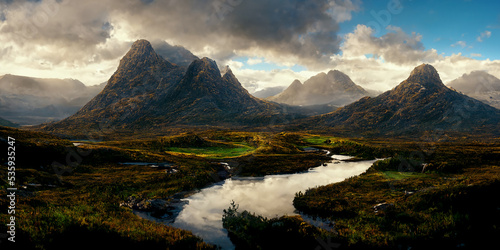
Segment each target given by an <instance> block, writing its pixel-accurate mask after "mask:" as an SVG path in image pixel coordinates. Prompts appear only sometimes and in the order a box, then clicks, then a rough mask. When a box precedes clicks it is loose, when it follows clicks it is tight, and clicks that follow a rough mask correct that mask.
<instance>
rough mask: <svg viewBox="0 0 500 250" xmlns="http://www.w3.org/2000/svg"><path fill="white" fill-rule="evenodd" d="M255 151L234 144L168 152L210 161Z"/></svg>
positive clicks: (178, 149)
mask: <svg viewBox="0 0 500 250" xmlns="http://www.w3.org/2000/svg"><path fill="white" fill-rule="evenodd" d="M253 151H255V148H254V147H251V146H248V145H244V144H243V143H237V144H236V143H234V144H233V145H224V146H219V147H199V148H192V147H170V148H167V150H166V152H169V153H171V152H173V153H182V154H186V155H195V156H199V157H204V158H208V159H214V160H221V159H226V158H234V157H239V156H242V155H246V154H249V153H252V152H253Z"/></svg>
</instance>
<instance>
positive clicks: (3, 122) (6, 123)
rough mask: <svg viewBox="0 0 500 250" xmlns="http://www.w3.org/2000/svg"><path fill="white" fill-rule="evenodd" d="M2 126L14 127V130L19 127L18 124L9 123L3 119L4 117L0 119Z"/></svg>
mask: <svg viewBox="0 0 500 250" xmlns="http://www.w3.org/2000/svg"><path fill="white" fill-rule="evenodd" d="M0 126H5V127H13V128H16V127H19V125H18V124H15V123H13V122H11V121H7V120H5V119H3V118H2V117H0Z"/></svg>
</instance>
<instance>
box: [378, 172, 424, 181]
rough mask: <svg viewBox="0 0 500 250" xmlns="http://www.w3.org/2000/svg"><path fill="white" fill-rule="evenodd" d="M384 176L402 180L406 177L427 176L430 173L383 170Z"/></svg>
mask: <svg viewBox="0 0 500 250" xmlns="http://www.w3.org/2000/svg"><path fill="white" fill-rule="evenodd" d="M383 174H384V176H385V177H386V178H389V179H394V180H402V179H406V178H423V177H427V176H428V175H426V174H422V173H415V172H397V171H385V172H383Z"/></svg>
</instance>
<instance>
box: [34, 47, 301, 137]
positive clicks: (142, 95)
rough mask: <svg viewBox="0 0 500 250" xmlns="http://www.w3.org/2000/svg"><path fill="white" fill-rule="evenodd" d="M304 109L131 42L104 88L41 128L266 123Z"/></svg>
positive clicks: (211, 65) (207, 64) (205, 64)
mask: <svg viewBox="0 0 500 250" xmlns="http://www.w3.org/2000/svg"><path fill="white" fill-rule="evenodd" d="M303 114H304V111H303V110H301V109H298V108H294V107H288V106H283V105H278V104H275V103H271V102H268V101H264V100H261V99H258V98H255V97H253V96H251V95H250V94H249V93H248V91H247V90H246V89H244V88H243V87H242V86H241V84H240V82H239V81H238V79H237V78H236V77H235V76H234V74H233V73H232V71H231V70H230V69H228V70H227V72H225V74H224V75H221V72H220V71H219V68H218V67H217V64H216V63H215V61H213V60H211V59H209V58H203V59H196V60H194V61H193V62H192V63H191V64H190V65H189V67H188V68H187V69H185V68H184V67H182V66H178V65H176V64H173V63H170V62H169V61H167V60H165V59H164V58H163V57H161V56H159V55H158V54H157V53H156V52H155V50H154V49H153V47H152V46H151V44H150V43H149V42H148V41H146V40H139V41H136V42H135V43H134V44H133V45H132V47H131V49H130V50H129V52H128V53H127V54H126V55H125V56H124V57H123V58H122V59H121V61H120V65H119V67H118V69H117V70H116V72H115V73H114V74H113V76H112V77H111V78H110V79H109V81H108V83H107V85H106V87H105V88H104V90H103V91H102V92H101V93H100V94H99V95H97V96H96V97H95V98H93V99H92V100H91V101H90V102H89V103H87V104H86V105H85V106H84V107H83V108H82V109H81V110H79V111H78V112H77V113H76V114H74V115H72V116H70V117H68V118H66V119H64V120H62V121H60V122H56V123H52V124H49V125H46V126H44V127H43V128H44V129H45V130H48V131H52V132H55V133H72V132H74V131H76V130H82V129H83V130H95V129H99V128H100V127H102V126H107V127H113V128H115V129H127V130H130V129H160V130H161V129H167V128H168V126H176V125H203V126H205V125H211V126H266V125H273V124H279V123H285V122H287V121H290V120H293V119H295V118H301V117H305V116H304V115H303Z"/></svg>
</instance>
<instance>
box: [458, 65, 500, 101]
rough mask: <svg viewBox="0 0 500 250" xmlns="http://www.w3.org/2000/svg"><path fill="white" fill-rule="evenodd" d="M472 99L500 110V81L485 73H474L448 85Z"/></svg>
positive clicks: (464, 75)
mask: <svg viewBox="0 0 500 250" xmlns="http://www.w3.org/2000/svg"><path fill="white" fill-rule="evenodd" d="M448 86H449V87H452V88H454V89H456V90H458V91H460V92H462V93H464V94H466V95H468V96H470V97H473V98H475V99H478V100H480V101H482V102H484V103H487V104H489V105H491V106H493V107H495V108H498V109H500V79H498V78H496V77H495V76H493V75H490V74H488V73H487V72H485V71H472V72H471V73H469V74H463V75H462V76H461V77H459V78H457V79H455V80H453V81H451V82H449V83H448Z"/></svg>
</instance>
